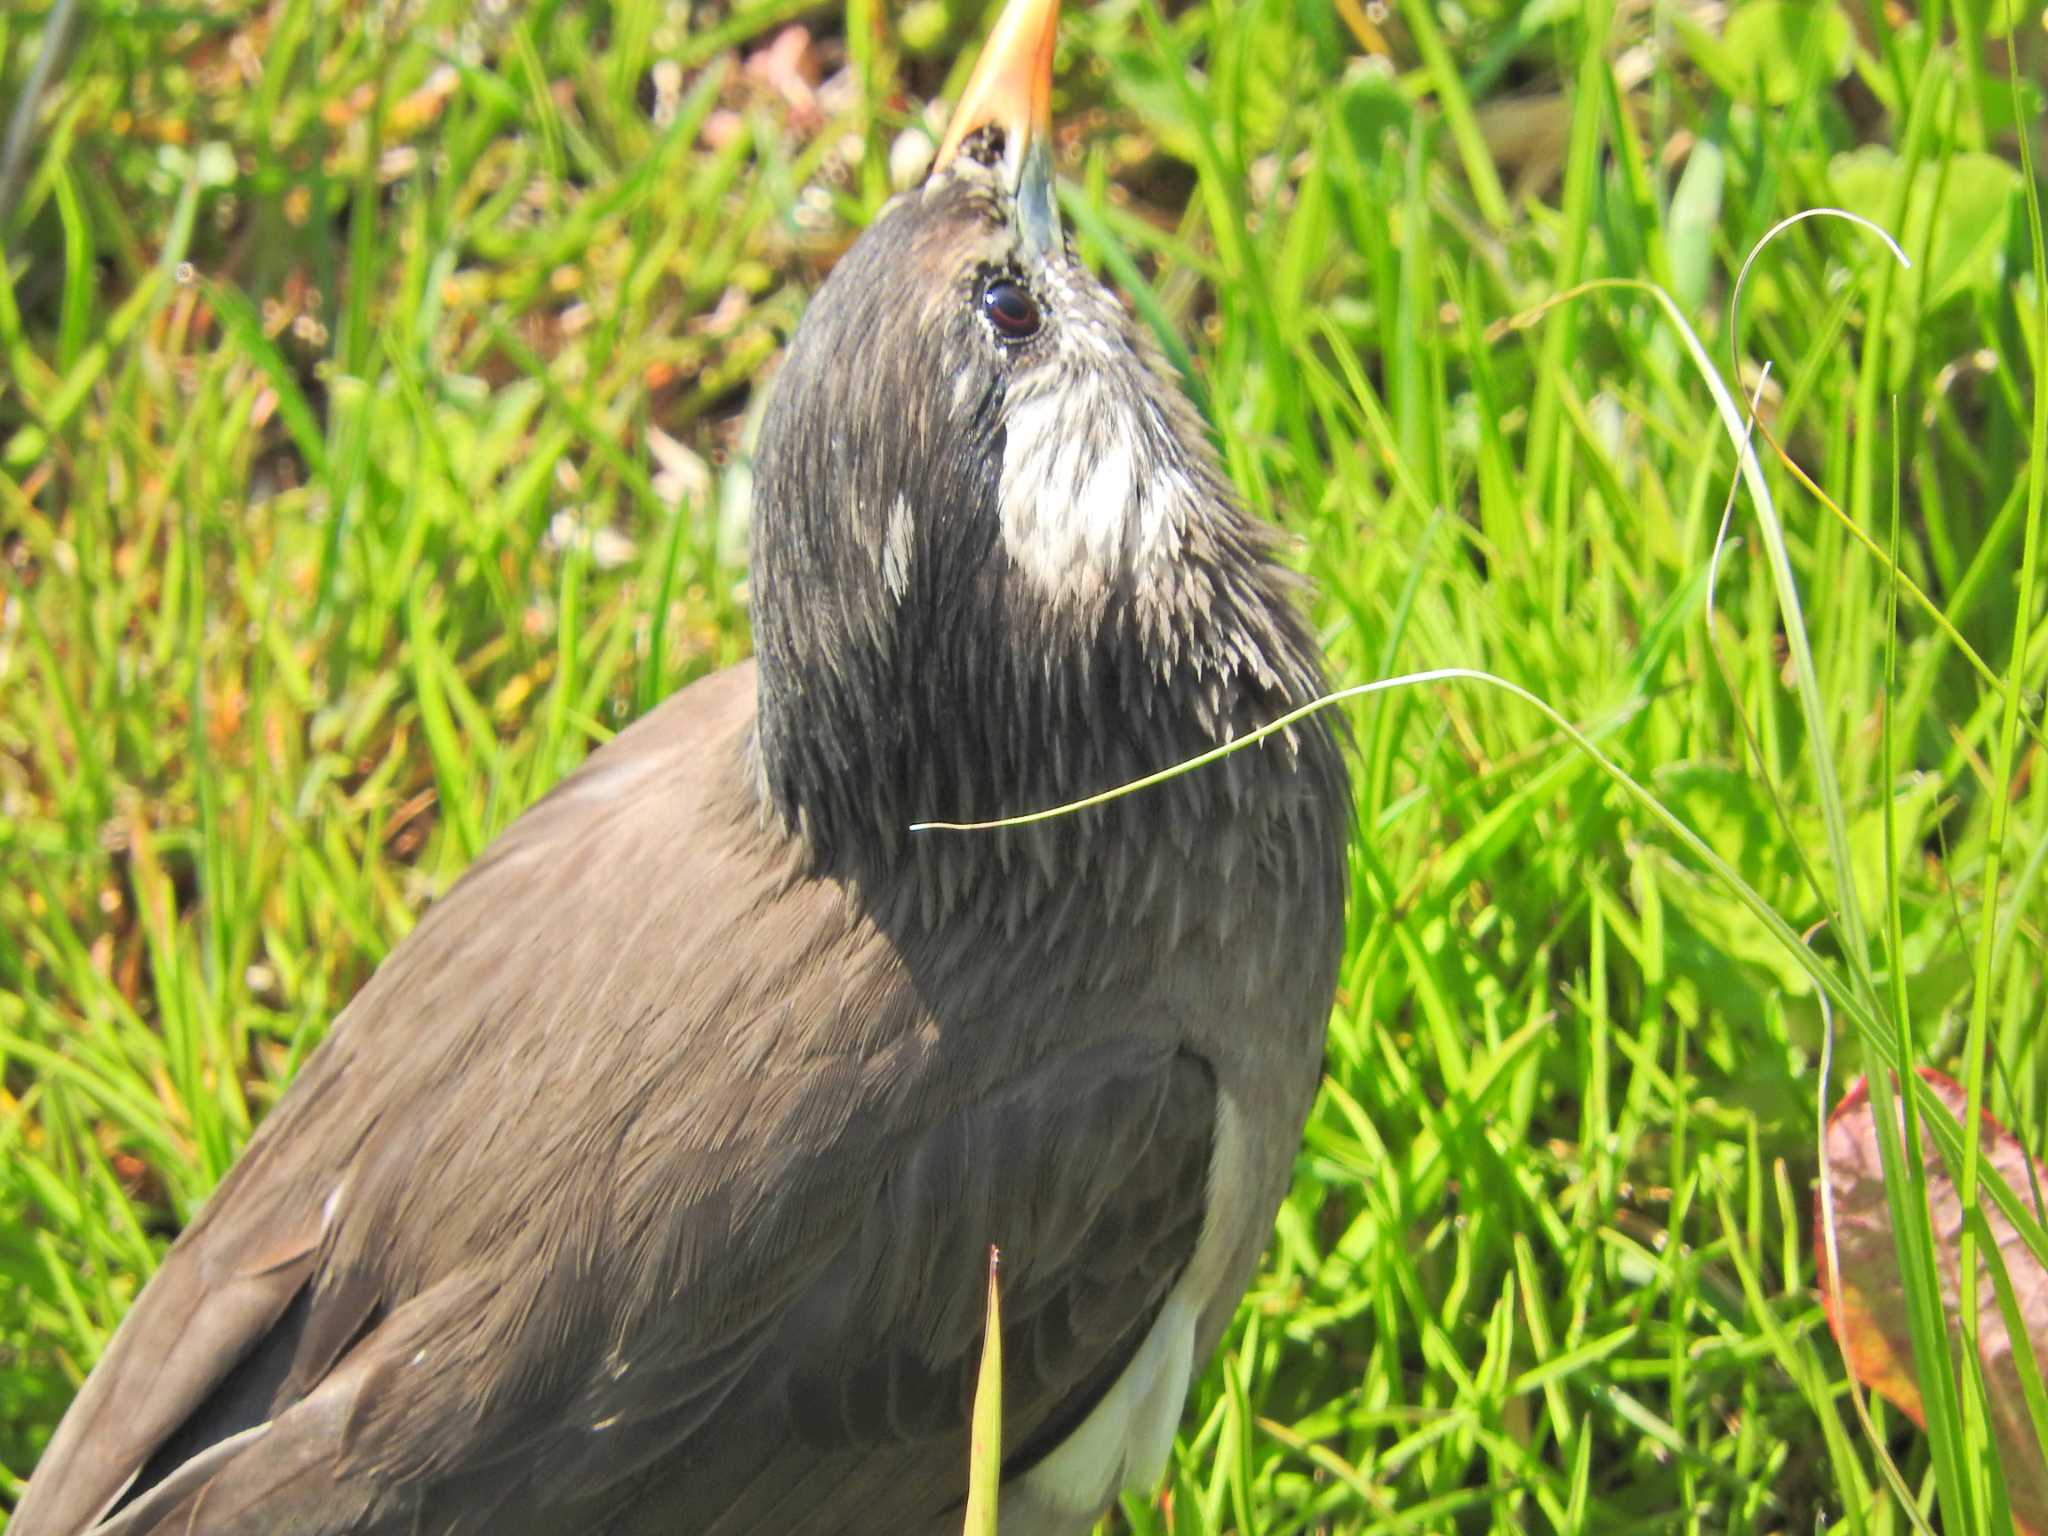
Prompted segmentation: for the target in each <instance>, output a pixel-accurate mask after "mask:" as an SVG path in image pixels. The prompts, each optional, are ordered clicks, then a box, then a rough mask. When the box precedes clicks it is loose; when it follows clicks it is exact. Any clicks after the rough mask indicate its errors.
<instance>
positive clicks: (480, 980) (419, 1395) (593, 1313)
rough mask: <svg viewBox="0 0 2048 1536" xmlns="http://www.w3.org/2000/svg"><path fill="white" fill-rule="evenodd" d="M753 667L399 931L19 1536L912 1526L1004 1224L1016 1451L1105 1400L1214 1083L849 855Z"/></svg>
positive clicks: (526, 822) (60, 1445) (1182, 1204)
mask: <svg viewBox="0 0 2048 1536" xmlns="http://www.w3.org/2000/svg"><path fill="white" fill-rule="evenodd" d="M752 692H753V679H752V672H751V668H738V669H734V670H733V671H732V672H729V673H726V674H722V675H720V676H719V677H717V678H715V679H711V680H707V682H705V683H703V684H699V685H698V686H697V687H695V688H693V689H691V690H689V691H687V692H686V693H685V694H683V695H679V696H678V698H677V699H675V700H673V701H671V702H670V704H669V705H667V706H665V707H664V708H663V709H662V710H660V711H657V712H656V714H655V715H654V716H651V717H650V718H649V720H648V721H646V722H643V723H642V725H640V726H638V727H636V728H635V729H634V730H632V731H629V732H627V733H625V734H624V735H622V736H621V737H620V738H619V740H618V741H616V742H614V743H613V744H611V745H610V746H609V747H607V748H605V749H603V750H602V751H600V752H599V753H597V754H594V755H593V757H592V759H591V761H590V763H589V764H587V765H586V766H585V768H584V769H583V770H580V771H579V772H578V773H577V774H575V775H573V776H572V777H571V779H570V780H568V781H567V782H566V783H565V784H564V785H563V786H562V787H561V788H560V789H559V790H557V791H556V792H555V793H554V794H553V795H551V796H550V797H549V798H548V799H547V800H546V801H544V802H542V804H541V805H539V806H537V807H536V808H535V809H534V810H533V811H532V812H530V813H529V814H528V815H527V816H526V817H523V818H522V819H521V821H520V822H519V823H518V824H516V825H515V826H514V827H513V828H512V829H511V830H510V831H509V832H508V833H507V834H506V835H505V836H504V837H503V838H502V839H500V841H499V842H498V843H497V844H496V845H494V847H493V849H492V850H491V851H490V852H489V853H488V854H487V855H486V857H485V858H484V859H483V860H482V861H480V862H479V864H478V865H477V867H476V868H475V869H474V870H473V871H471V872H470V874H468V875H467V876H465V878H464V879H463V880H462V881H461V882H459V883H458V884H457V886H456V887H455V889H453V890H452V891H451V892H450V893H449V894H448V895H447V896H446V897H445V898H444V899H443V900H442V901H441V902H440V903H438V904H437V905H436V906H435V907H434V908H433V909H432V910H430V912H429V913H428V914H427V916H426V918H425V919H424V920H423V921H422V923H421V925H420V927H419V928H418V929H417V930H416V931H415V933H414V934H413V935H412V936H411V937H409V938H408V939H407V940H406V941H405V942H404V943H402V944H401V945H399V946H398V948H397V949H396V950H394V952H393V953H392V955H391V957H390V958H389V960H387V962H386V963H385V964H384V965H383V966H382V967H380V969H379V970H378V972H377V973H376V975H375V976H374V977H373V978H372V980H371V981H370V982H369V983H368V984H367V985H366V986H365V988H364V989H363V991H362V993H361V994H359V996H358V997H357V999H356V1000H355V1002H353V1003H352V1004H351V1005H350V1007H349V1009H348V1010H347V1011H346V1012H345V1013H344V1014H343V1016H342V1017H341V1019H339V1020H338V1021H337V1023H336V1026H335V1029H334V1031H333V1032H332V1035H331V1038H330V1039H329V1041H328V1042H327V1043H326V1044H325V1045H324V1046H323V1047H322V1048H321V1050H320V1051H319V1052H317V1053H316V1054H315V1056H314V1058H313V1059H312V1060H311V1061H309V1062H308V1064H307V1066H306V1069H305V1070H304V1072H303V1073H302V1074H301V1078H300V1080H299V1082H297V1083H296V1084H295V1085H294V1087H293V1089H292V1091H291V1093H290V1094H289V1095H287V1097H286V1099H285V1100H284V1102H283V1103H281V1104H280V1106H279V1107H278V1109H277V1110H276V1111H275V1112H274V1113H273V1114H272V1115H271V1117H270V1118H269V1120H268V1121H267V1122H266V1123H265V1125H264V1127H263V1128H262V1130H261V1131H260V1132H259V1134H258V1136H257V1137H256V1138H255V1140H254V1141H253V1142H252V1144H251V1147H250V1150H249V1152H248V1154H247V1155H246V1156H245V1158H244V1160H243V1161H242V1163H240V1164H239V1165H238V1166H237V1168H236V1169H235V1171H234V1173H233V1174H232V1175H231V1176H230V1178H229V1179H228V1180H227V1181H226V1182H225V1183H224V1184H223V1186H222V1188H221V1190H220V1191H219V1192H218V1193H217V1194H216V1196H215V1198H214V1199H213V1200H212V1201H211V1202H209V1204H208V1206H207V1208H206V1210H205V1211H204V1212H203V1213H202V1215H201V1217H200V1219H199V1220H198V1221H196V1222H195V1223H194V1225H193V1227H192V1228H191V1230H190V1231H189V1232H188V1233H187V1234H186V1235H185V1236H184V1237H183V1238H182V1239H181V1240H180V1242H179V1244H178V1245H177V1246H176V1248H175V1249H174V1250H173V1252H172V1254H171V1255H170V1256H169V1257H168V1258H167V1260H166V1262H165V1265H164V1268H163V1270H162V1272H161V1274H160V1275H159V1276H158V1278H157V1279H156V1280H154V1281H153V1282H152V1283H151V1284H150V1286H148V1287H147V1288H146V1289H145V1291H144V1293H143V1295H142V1297H141V1298H140V1299H139V1300H138V1302H137V1304H136V1306H135V1308H134V1309H133V1311H132V1313H131V1315H130V1316H129V1318H128V1319H127V1321H126V1322H125V1323H124V1325H123V1326H122V1328H121V1330H120V1331H119V1332H118V1333H117V1335H116V1337H115V1340H114V1342H113V1343H112V1345H111V1346H110V1348H109V1351H108V1354H107V1357H106V1359H105V1361H104V1362H103V1363H102V1365H101V1367H100V1368H99V1370H98V1371H96V1372H95V1374H94V1377H93V1379H92V1381H91V1382H90V1383H89V1384H88V1387H87V1388H86V1390H85V1391H84V1392H83V1393H82V1394H81V1396H80V1399H79V1402H78V1404H77V1405H76V1406H75V1408H74V1409H73V1412H72V1414H71V1415H70V1416H68V1417H67V1419H66V1421H65V1423H64V1425H63V1426H62V1427H61V1428H60V1430H59V1433H58V1436H57V1438H56V1439H55V1440H54V1441H53V1442H52V1445H51V1448H50V1451H49V1453H48V1455H47V1457H46V1459H45V1462H44V1464H43V1466H42V1467H41V1468H40V1469H39V1470H38V1473H37V1475H36V1478H35V1480H34V1482H33V1483H32V1485H31V1488H30V1492H29V1495H28V1497H27V1499H26V1500H25V1501H24V1503H23V1505H22V1506H21V1509H20V1510H19V1511H18V1512H17V1515H16V1523H15V1526H14V1530H15V1531H16V1532H17V1533H18V1536H73V1533H76V1532H80V1531H84V1530H88V1529H92V1528H94V1522H95V1521H98V1520H101V1519H102V1518H103V1517H105V1516H106V1514H107V1512H108V1511H109V1510H110V1509H112V1511H113V1514H112V1518H111V1522H110V1523H109V1524H107V1525H106V1526H105V1527H104V1528H105V1529H106V1530H108V1531H110V1532H120V1533H122V1536H141V1533H145V1532H156V1531H178V1532H181V1533H187V1536H198V1533H202V1532H206V1533H221V1536H225V1533H230V1532H239V1531H249V1532H252V1533H254V1532H265V1533H268V1532H283V1531H290V1532H294V1533H303V1536H325V1533H334V1536H339V1533H344V1532H347V1533H367V1532H382V1531H387V1530H389V1531H398V1530H406V1531H412V1530H420V1531H447V1532H458V1531H486V1530H488V1531H501V1532H507V1533H514V1532H546V1531H557V1530H560V1531H569V1530H576V1531H582V1530H618V1531H634V1530H638V1529H640V1528H641V1527H640V1524H639V1520H638V1516H639V1514H640V1512H642V1511H644V1510H646V1509H648V1508H650V1507H653V1506H655V1505H656V1504H658V1505H659V1506H660V1507H661V1508H662V1509H663V1511H664V1514H663V1522H664V1523H663V1524H662V1526H661V1528H663V1529H669V1528H673V1529H682V1530H703V1531H707V1532H710V1531H719V1532H723V1531H728V1530H730V1531H735V1532H737V1531H746V1530H752V1529H755V1528H756V1526H757V1524H760V1523H761V1522H764V1521H765V1522H768V1523H770V1524H772V1526H773V1528H775V1529H777V1530H780V1531H786V1532H792V1533H800V1532H811V1531H816V1532H827V1531H833V1530H838V1529H841V1528H844V1527H845V1526H846V1524H847V1523H848V1522H849V1521H851V1520H853V1519H854V1517H855V1515H854V1512H855V1511H859V1513H860V1519H861V1521H862V1528H880V1529H892V1528H902V1529H911V1528H913V1527H914V1525H915V1524H916V1523H917V1522H919V1521H921V1520H926V1519H929V1518H931V1517H933V1516H934V1515H935V1514H937V1513H938V1512H940V1511H942V1510H943V1509H944V1508H945V1507H946V1506H947V1503H948V1502H949V1501H950V1500H952V1499H954V1498H956V1497H957V1494H958V1488H959V1485H960V1482H961V1479H962V1477H963V1471H962V1469H963V1467H964V1455H965V1436H964V1429H963V1425H964V1420H965V1412H966V1396H967V1383H968V1381H969V1379H970V1374H971V1363H972V1360H973V1358H974V1356H975V1354H976V1353H977V1351H978V1348H979V1336H980V1306H981V1298H982V1295H983V1285H982V1276H983V1272H984V1271H983V1264H984V1254H985V1252H986V1248H987V1246H988V1245H989V1244H990V1243H995V1244H999V1245H1001V1246H1002V1247H1003V1249H1004V1251H1005V1255H1006V1264H1005V1302H1006V1319H1007V1326H1006V1333H1007V1334H1008V1335H1009V1344H1010V1348H1009V1350H1008V1352H1007V1364H1008V1374H1007V1376H1006V1382H1005V1387H1006V1391H1005V1401H1006V1421H1007V1422H1006V1429H1007V1433H1006V1445H1007V1446H1008V1448H1009V1449H1010V1452H1011V1455H1012V1458H1013V1462H1014V1461H1028V1460H1029V1459H1030V1458H1032V1457H1034V1456H1036V1455H1038V1454H1042V1452H1043V1451H1044V1450H1045V1449H1046V1448H1047V1447H1048V1446H1049V1445H1050V1444H1051V1443H1053V1441H1055V1440H1056V1439H1057V1438H1058V1437H1059V1436H1060V1435H1061V1434H1063V1433H1064V1432H1065V1431H1066V1430H1067V1429H1070V1428H1071V1427H1072V1426H1073V1422H1074V1421H1075V1419H1076V1418H1077V1417H1078V1414H1079V1412H1080V1411H1081V1410H1082V1409H1084V1408H1085V1406H1086V1404H1087V1403H1089V1402H1091V1401H1093V1400H1094V1399H1095V1398H1096V1397H1099V1396H1100V1395H1101V1393H1102V1392H1103V1391H1104V1390H1106V1388H1107V1387H1108V1385H1109V1383H1110V1382H1111V1381H1112V1380H1113V1379H1114V1377H1115V1375H1116V1374H1117V1372H1118V1371H1119V1370H1121V1368H1122V1366H1123V1364H1124V1362H1125V1361H1126V1360H1128V1359H1129V1357H1130V1356H1131V1354H1132V1353H1133V1352H1134V1351H1135V1350H1136V1349H1137V1347H1138V1344H1139V1342H1140V1341H1141V1340H1142V1338H1143V1336H1144V1333H1145V1331H1146V1330H1147V1328H1148V1327H1149V1326H1150V1323H1151V1320H1152V1318H1153V1316H1154V1315H1155V1314H1156V1312H1157V1311H1158V1309H1159V1307H1160V1305H1161V1301H1162V1298H1163V1297H1164V1296H1165V1294H1166V1292H1167V1291H1168V1289H1169V1288H1170V1287H1171V1285H1172V1283H1173V1279H1174V1276H1175V1275H1176V1274H1177V1273H1178V1272H1179V1271H1180V1269H1181V1267H1182V1266H1183V1265H1184V1264H1185V1263H1186V1262H1187V1258H1188V1256H1189V1254H1190V1253H1191V1252H1192V1251H1193V1249H1194V1246H1195V1243H1196V1241H1197V1239H1198V1236H1199V1232H1200V1228H1201V1220H1202V1210H1203V1205H1204V1195H1205V1188H1204V1184H1205V1180H1206V1177H1207V1169H1208V1160H1209V1152H1210V1146H1211V1139H1212V1135H1213V1127H1214V1124H1215V1115H1216V1107H1215V1088H1214V1083H1213V1080H1212V1078H1211V1076H1210V1074H1209V1071H1208V1069H1207V1067H1206V1066H1205V1065H1204V1064H1203V1063H1201V1062H1199V1061H1196V1060H1194V1059H1193V1058H1190V1057H1187V1056H1184V1055H1181V1054H1179V1053H1178V1052H1177V1051H1176V1050H1175V1048H1174V1044H1173V1035H1174V1031H1173V1030H1172V1029H1171V1027H1170V1026H1169V1025H1167V1024H1165V1023H1162V1022H1161V1021H1150V1024H1149V1026H1148V1021H1146V1020H1144V1019H1142V1018H1138V1017H1128V1018H1125V1017H1111V1016H1109V1015H1110V1014H1111V1013H1114V1012H1115V1010H1113V1009H1110V1008H1109V1005H1108V1004H1106V1003H1104V1004H1092V1003H1091V1004H1082V1005H1077V1008H1076V1014H1075V1016H1074V1017H1072V1018H1064V1017H1057V1016H1055V1017H1050V1018H1048V1017H1041V1016H1039V1015H1037V1014H1033V1013H1030V1012H1029V1005H1027V1004H1026V1003H1025V1002H1024V1001H1023V999H1022V997H1021V996H1018V995H1005V994H1004V993H1003V992H1002V990H1001V988H1000V987H997V986H993V985H992V986H990V987H989V988H986V989H983V990H982V991H980V992H977V991H976V990H975V989H973V988H967V989H966V990H965V991H961V990H960V989H959V988H958V987H957V986H956V985H954V983H953V982H952V981H950V980H949V979H948V977H949V975H950V976H952V977H957V976H958V975H959V974H963V968H964V973H965V974H972V973H973V972H972V969H971V967H972V957H970V956H963V955H962V954H960V953H958V952H957V951H955V952H952V953H941V952H936V951H934V952H921V951H920V950H919V949H918V946H917V945H916V944H914V943H907V942H904V941H903V940H902V939H901V938H900V937H892V935H891V933H890V932H888V931H886V930H887V928H888V924H887V923H886V921H882V920H878V918H877V917H876V915H875V914H874V912H873V911H872V910H871V909H870V907H869V906H868V905H867V904H866V903H865V901H864V900H863V899H862V898H859V897H857V896H856V894H855V893H853V892H851V891H848V890H845V889H842V888H840V887H838V886H835V885H833V884H831V883H830V882H823V881H818V880H815V879H812V878H809V877H808V876H807V875H806V873H805V871H804V868H803V866H802V864H801V862H800V859H799V856H798V854H797V852H796V850H795V849H793V848H791V847H789V846H787V845H786V844H784V843H783V842H782V841H781V840H780V839H779V838H778V837H777V836H775V835H774V834H772V833H770V832H768V831H765V830H764V828H763V826H762V823H761V821H760V817H759V813H758V811H756V810H755V809H754V802H753V796H752V786H751V784H750V783H749V781H748V777H747V775H748V772H749V768H748V766H747V762H748V760H747V757H746V753H745V751H744V743H745V741H746V739H747V735H748V732H749V730H750V727H751V718H752V713H751V701H752ZM568 913H574V914H575V920H574V921H573V923H572V922H569V921H567V920H566V919H565V914H568ZM992 974H993V972H992ZM949 987H950V988H951V990H950V991H949V990H948V989H949ZM1105 1010H1106V1011H1105ZM1098 1013H1102V1014H1103V1016H1101V1017H1097V1016H1095V1015H1096V1014H1098ZM124 1495H125V1496H126V1499H127V1502H125V1503H123V1502H121V1501H122V1500H123V1499H124ZM892 1511H893V1512H897V1515H900V1518H896V1517H895V1516H892V1515H891V1512H892ZM872 1517H880V1518H872Z"/></svg>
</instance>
